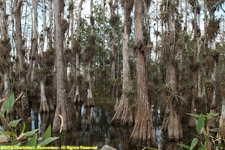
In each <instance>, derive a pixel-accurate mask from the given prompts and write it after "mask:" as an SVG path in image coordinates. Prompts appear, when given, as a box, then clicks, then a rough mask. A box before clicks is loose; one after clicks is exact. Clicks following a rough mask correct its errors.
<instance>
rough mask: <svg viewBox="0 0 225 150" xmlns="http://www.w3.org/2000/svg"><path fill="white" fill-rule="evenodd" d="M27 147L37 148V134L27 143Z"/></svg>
mask: <svg viewBox="0 0 225 150" xmlns="http://www.w3.org/2000/svg"><path fill="white" fill-rule="evenodd" d="M25 146H31V147H32V146H34V147H36V146H37V134H35V135H34V136H33V137H32V138H30V140H29V141H28V142H27V144H26V145H25Z"/></svg>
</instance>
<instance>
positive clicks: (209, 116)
mask: <svg viewBox="0 0 225 150" xmlns="http://www.w3.org/2000/svg"><path fill="white" fill-rule="evenodd" d="M218 115H219V113H215V114H209V113H207V118H208V119H211V118H216V116H218Z"/></svg>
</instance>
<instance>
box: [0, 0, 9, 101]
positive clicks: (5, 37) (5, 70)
mask: <svg viewBox="0 0 225 150" xmlns="http://www.w3.org/2000/svg"><path fill="white" fill-rule="evenodd" d="M0 2H1V4H2V5H1V6H0V9H1V27H0V31H1V38H2V39H1V43H0V47H1V51H4V52H1V53H2V54H3V53H4V56H0V59H1V61H3V62H4V63H3V65H2V68H3V76H4V97H5V98H6V97H8V96H9V94H10V93H9V92H10V86H9V70H10V65H9V63H10V51H11V50H10V49H9V48H8V46H10V39H9V38H8V35H7V30H8V29H7V19H6V17H5V16H6V0H1V1H0ZM3 41H4V42H3Z"/></svg>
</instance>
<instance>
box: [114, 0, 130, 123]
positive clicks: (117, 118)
mask: <svg viewBox="0 0 225 150" xmlns="http://www.w3.org/2000/svg"><path fill="white" fill-rule="evenodd" d="M123 5H124V32H123V50H122V52H123V77H122V78H123V93H122V98H121V100H120V104H119V106H118V108H117V110H116V113H115V115H114V116H113V118H112V121H111V122H112V123H117V122H121V123H122V124H123V125H127V124H128V125H132V124H133V123H134V108H132V104H133V103H134V102H133V96H132V84H131V75H130V64H129V62H130V54H129V38H130V32H131V23H130V24H129V22H130V21H131V20H132V18H131V17H130V13H131V11H132V8H133V0H126V1H125V2H124V4H123Z"/></svg>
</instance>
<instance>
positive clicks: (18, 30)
mask: <svg viewBox="0 0 225 150" xmlns="http://www.w3.org/2000/svg"><path fill="white" fill-rule="evenodd" d="M22 5H23V1H22V0H17V1H16V10H15V18H16V39H17V44H16V49H17V54H18V59H19V68H20V75H19V78H20V88H21V90H22V91H24V94H23V97H22V99H21V105H22V110H25V109H26V108H28V105H29V104H28V98H27V90H26V88H27V81H26V72H25V61H24V57H25V56H24V55H25V53H24V50H23V41H22V32H21V7H22Z"/></svg>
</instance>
